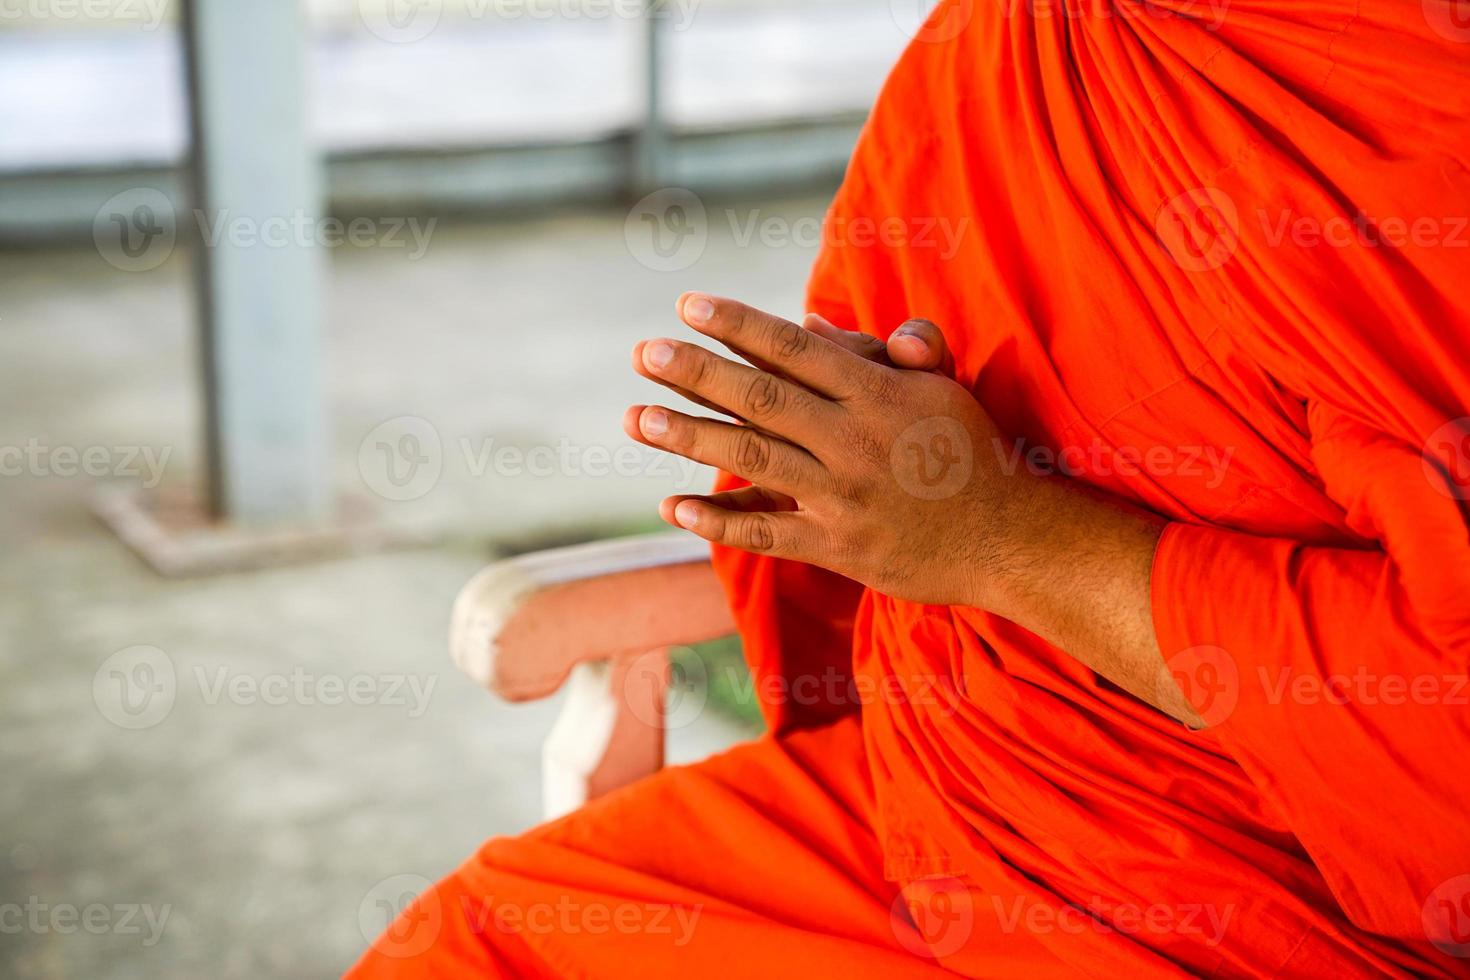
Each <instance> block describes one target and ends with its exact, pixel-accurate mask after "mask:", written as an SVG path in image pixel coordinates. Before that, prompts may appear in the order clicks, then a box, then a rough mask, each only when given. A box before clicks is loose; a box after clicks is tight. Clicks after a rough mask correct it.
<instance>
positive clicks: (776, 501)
mask: <svg viewBox="0 0 1470 980" xmlns="http://www.w3.org/2000/svg"><path fill="white" fill-rule="evenodd" d="M684 500H702V501H704V502H705V503H707V504H709V505H710V506H712V507H719V508H722V509H724V510H733V511H738V512H740V513H743V514H748V513H755V512H764V511H768V512H771V513H782V512H784V511H792V510H796V509H797V504H796V501H795V500H793V499H792V498H791V497H788V496H786V494H784V493H777V492H776V491H774V490H767V489H766V488H765V487H757V486H749V487H739V488H737V489H735V490H722V491H720V492H719V493H684V494H676V495H675V496H672V497H666V498H665V499H664V500H663V501H662V502H661V503H660V504H659V505H658V516H659V517H662V518H663V519H664V520H665V521H666V522H667V523H669V524H673V525H674V526H675V527H677V526H678V525H679V522H678V521H677V520H675V519H674V508H675V507H677V506H678V505H679V503H680V502H681V501H684Z"/></svg>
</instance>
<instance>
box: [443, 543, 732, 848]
mask: <svg viewBox="0 0 1470 980" xmlns="http://www.w3.org/2000/svg"><path fill="white" fill-rule="evenodd" d="M734 630H735V626H734V622H733V621H732V619H731V617H730V612H729V608H728V607H727V606H726V603H725V594H724V592H723V591H722V589H721V588H720V584H719V582H718V580H717V579H716V578H715V574H714V570H713V569H712V568H711V567H710V560H709V544H708V543H706V542H705V541H702V540H701V539H699V538H696V537H694V536H693V535H691V534H688V533H686V532H683V531H672V532H668V533H663V534H650V535H644V536H640V537H633V538H620V539H614V540H611V541H599V542H595V543H593V544H585V545H577V546H575V547H571V548H556V549H553V550H549V551H541V552H536V553H534V554H527V555H522V556H520V557H516V558H510V559H506V560H505V561H499V562H496V563H495V564H493V565H490V566H489V567H487V568H486V569H484V570H483V571H481V572H480V573H479V574H478V575H476V576H475V577H474V578H473V579H471V580H470V582H469V584H467V585H466V586H465V587H464V589H463V590H462V591H461V592H460V594H459V598H458V599H457V600H456V601H455V604H454V614H453V617H452V623H451V627H450V650H451V652H452V654H453V656H454V660H455V662H456V663H457V664H458V665H459V666H460V668H461V669H462V670H463V671H464V672H465V673H467V674H469V675H470V676H471V677H473V678H474V679H475V680H476V681H478V682H479V683H480V684H481V685H483V686H484V687H485V688H487V689H489V690H490V691H493V692H494V693H496V694H498V695H499V696H500V697H503V698H505V699H506V700H508V701H534V700H536V699H538V698H544V697H548V696H550V695H552V694H554V693H556V691H558V690H559V689H560V688H561V687H562V686H563V685H564V684H565V685H567V698H566V703H565V705H564V706H563V707H562V710H561V713H560V715H559V716H558V718H557V721H556V724H555V725H554V726H553V728H552V730H551V733H550V735H548V736H547V739H546V743H545V745H544V746H543V748H542V805H543V807H544V809H545V814H546V817H547V818H548V819H550V818H552V817H557V816H560V815H562V814H564V813H568V812H570V811H571V810H574V809H576V808H577V807H579V806H581V805H582V804H583V803H585V802H586V801H587V800H589V799H592V798H593V797H596V796H600V795H601V794H603V793H606V792H608V791H609V790H613V789H616V788H617V787H619V786H622V785H624V784H626V783H629V782H632V781H633V780H635V779H639V778H642V777H643V776H646V775H649V774H651V773H653V772H656V771H657V770H658V769H660V768H661V767H662V766H663V762H664V692H665V688H666V687H667V684H668V650H669V648H670V647H675V646H682V645H685V644H690V643H699V642H702V641H705V640H712V639H715V638H717V637H720V636H725V635H728V634H730V633H732V632H734Z"/></svg>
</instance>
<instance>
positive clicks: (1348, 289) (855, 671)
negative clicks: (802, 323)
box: [354, 0, 1470, 978]
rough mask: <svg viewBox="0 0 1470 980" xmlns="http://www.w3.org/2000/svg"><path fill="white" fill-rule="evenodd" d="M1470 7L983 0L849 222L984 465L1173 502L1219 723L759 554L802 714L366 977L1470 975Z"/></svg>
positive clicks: (846, 255) (849, 314)
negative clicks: (926, 330) (995, 435)
mask: <svg viewBox="0 0 1470 980" xmlns="http://www.w3.org/2000/svg"><path fill="white" fill-rule="evenodd" d="M1084 7H1086V9H1083V8H1084ZM1456 12H1457V8H1456V5H1455V3H1453V2H1440V0H1423V2H1422V3H1421V2H1419V0H1358V2H1349V0H1318V2H1312V3H1306V2H1284V0H1272V2H1265V0H1235V2H1233V3H1230V4H1229V5H1228V6H1226V5H1225V4H1224V3H1223V2H1217V3H1215V4H1214V5H1210V4H1207V3H1205V2H1204V0H1185V2H1179V3H1161V4H1157V5H1152V6H1148V7H1144V6H1141V5H1137V4H1133V3H1127V2H1124V3H1118V4H1116V5H1109V6H1106V7H1104V6H1103V5H1101V4H1094V5H1086V4H1078V3H1076V2H1075V0H1069V2H1068V3H1066V4H1065V5H1064V4H1063V3H1062V2H1061V0H1032V2H1030V3H1026V2H1023V0H945V2H944V3H942V4H941V5H940V7H939V8H937V9H936V10H935V12H934V14H933V15H932V16H931V18H930V19H929V21H928V22H927V25H926V26H925V28H924V29H923V31H921V33H920V35H919V37H918V39H917V40H916V41H915V43H914V44H912V45H911V46H910V47H909V49H908V51H907V52H906V53H905V54H904V56H903V58H902V60H901V61H900V63H899V65H898V66H897V68H896V69H895V71H894V73H893V75H892V76H891V78H890V79H889V81H888V83H887V84H886V86H885V88H884V90H883V93H882V95H881V97H880V99H879V101H878V103H877V105H876V107H875V109H874V112H873V115H872V117H871V120H870V122H869V124H868V126H867V128H866V130H865V132H864V134H863V137H862V139H861V141H860V144H859V146H858V149H857V151H856V154H855V156H854V158H853V160H852V163H851V165H850V167H849V170H848V174H847V177H846V180H845V182H844V184H843V186H842V189H841V191H840V193H839V194H838V197H837V199H836V201H835V203H834V204H833V207H832V210H831V213H830V214H829V217H828V223H827V231H826V241H825V243H824V246H823V249H822V251H821V255H820V258H819V260H818V263H817V267H816V270H815V274H814V276H813V279H812V284H811V291H810V308H811V309H813V310H815V311H817V312H820V313H822V314H824V315H825V316H827V318H828V319H830V320H832V321H834V322H836V323H838V324H839V325H843V326H847V327H850V328H853V329H861V330H864V331H867V332H869V333H873V334H876V335H878V336H884V335H886V334H887V333H888V332H889V331H891V330H892V329H893V328H894V327H896V326H897V325H898V324H899V323H901V322H902V321H903V320H904V319H906V318H908V317H910V316H923V317H927V318H929V319H931V320H933V321H935V322H936V323H938V324H940V325H941V326H942V327H943V328H944V330H945V332H946V334H947V336H948V338H949V339H950V342H951V345H952V347H953V349H954V351H955V354H956V361H957V374H958V377H959V379H960V380H961V381H962V383H964V384H966V385H968V386H970V387H971V388H972V389H973V391H974V392H975V394H976V396H977V398H978V399H979V400H980V402H981V403H982V404H983V405H984V406H985V407H986V408H987V409H988V410H989V411H990V412H991V413H992V415H993V416H994V417H995V419H996V421H997V423H998V425H999V426H1000V428H1001V429H1002V431H1003V432H1005V433H1006V434H1007V436H1008V441H1007V442H1006V443H1005V444H1004V445H1002V446H999V447H976V449H977V451H980V452H986V451H995V452H999V453H1001V454H1002V456H1003V458H1005V459H1006V460H1008V461H1009V464H1010V465H1018V466H1032V467H1034V468H1038V469H1042V470H1047V471H1055V472H1060V473H1062V474H1064V475H1066V476H1068V477H1070V478H1073V479H1077V480H1080V481H1083V482H1085V483H1088V484H1090V485H1092V486H1094V487H1097V488H1098V489H1100V490H1102V491H1104V492H1107V493H1110V494H1113V495H1115V496H1117V497H1120V498H1123V499H1126V500H1129V501H1132V502H1134V503H1136V504H1140V505H1143V506H1145V507H1148V508H1151V509H1152V510H1154V511H1156V512H1158V513H1160V514H1162V515H1164V516H1166V517H1168V518H1170V519H1171V520H1172V521H1173V523H1172V524H1170V525H1169V527H1168V528H1167V530H1166V531H1165V533H1164V535H1163V538H1162V540H1161V542H1160V544H1159V548H1158V552H1157V556H1156V558H1155V561H1154V567H1153V577H1152V586H1151V587H1152V591H1153V606H1154V621H1155V626H1156V630H1157V634H1158V640H1159V646H1160V648H1161V649H1162V651H1163V653H1164V656H1165V658H1166V660H1168V662H1169V664H1170V668H1171V670H1172V671H1173V673H1174V674H1175V677H1176V679H1177V682H1178V683H1180V684H1181V686H1182V687H1183V688H1184V689H1185V691H1186V694H1187V696H1189V697H1190V699H1191V701H1192V702H1193V703H1194V705H1195V707H1196V709H1197V710H1198V711H1199V712H1200V713H1201V714H1202V715H1203V716H1204V717H1205V718H1206V720H1207V721H1209V722H1210V724H1211V727H1209V728H1208V729H1207V730H1205V731H1202V732H1190V731H1188V730H1186V729H1184V728H1182V727H1181V726H1180V725H1178V724H1177V723H1175V722H1173V721H1171V720H1170V719H1168V718H1166V717H1164V716H1162V715H1161V714H1159V713H1158V712H1156V711H1154V710H1153V709H1152V708H1150V707H1148V706H1147V705H1145V704H1143V703H1141V702H1140V701H1139V700H1137V699H1136V698H1134V697H1132V696H1130V695H1129V694H1126V693H1124V692H1121V691H1120V690H1118V689H1117V688H1115V687H1114V686H1112V685H1111V684H1109V683H1108V682H1107V681H1105V680H1103V679H1100V678H1099V677H1097V676H1096V675H1094V674H1093V673H1092V672H1091V671H1089V670H1088V669H1087V668H1085V667H1083V666H1082V665H1080V664H1078V663H1077V662H1076V661H1074V660H1072V659H1071V658H1069V657H1068V656H1067V655H1066V654H1065V653H1062V652H1061V651H1058V650H1056V649H1054V648H1052V647H1050V646H1048V645H1047V644H1046V643H1044V642H1042V641H1041V640H1039V639H1038V638H1037V637H1035V636H1033V635H1032V634H1030V633H1028V632H1027V631H1026V630H1023V629H1020V628H1018V627H1016V626H1014V625H1012V624H1010V623H1008V622H1006V621H1004V620H1001V619H998V618H996V617H994V616H991V615H988V614H986V613H984V612H980V611H977V610H975V609H968V608H947V607H934V606H919V605H914V604H912V603H906V602H900V601H896V600H893V599H891V598H888V597H886V596H883V595H878V594H874V593H871V592H865V591H864V590H862V589H861V588H859V587H858V586H855V585H853V584H852V583H850V582H846V581H843V580H841V579H838V578H836V577H835V576H833V575H830V574H828V573H825V572H821V571H819V570H816V569H813V568H810V567H806V566H800V565H795V564H791V563H786V562H780V561H775V560H771V559H767V558H761V557H755V556H751V555H748V554H741V553H732V552H724V551H721V552H718V553H717V555H716V559H717V562H716V564H717V569H718V570H719V572H720V574H721V575H722V576H723V578H724V580H725V582H726V584H727V587H728V589H729V593H730V597H731V602H732V604H733V607H734V608H735V610H736V613H737V618H738V619H739V621H740V623H741V627H742V632H743V635H744V637H745V641H746V647H747V656H748V657H749V659H750V661H751V666H752V668H753V671H754V672H755V675H756V678H757V691H758V692H759V693H760V694H761V695H762V698H763V701H764V703H765V707H766V709H767V716H768V720H769V721H770V722H771V727H772V732H773V733H772V734H771V735H769V736H767V737H766V738H763V739H761V740H759V741H757V742H755V743H753V744H751V745H748V746H743V747H741V748H738V749H736V750H734V751H733V752H730V753H726V754H724V755H722V756H719V757H717V758H715V759H713V760H710V761H708V762H706V763H703V764H700V765H696V766H692V767H686V768H677V769H671V770H668V771H666V772H664V773H662V774H660V775H659V776H657V777H655V778H653V779H651V780H648V781H645V782H643V783H640V784H636V785H634V786H632V787H629V788H626V789H624V790H622V791H620V792H618V793H615V794H613V795H611V796H609V797H607V798H604V799H603V800H600V801H597V802H596V803H594V804H592V805H591V806H589V807H587V808H585V809H584V810H582V811H579V812H578V813H576V814H574V815H572V816H570V817H568V818H566V819H564V820H561V821H558V822H556V823H553V824H550V825H548V826H545V827H542V828H538V829H537V830H534V831H532V832H531V833H529V834H527V835H525V836H523V837H520V838H515V839H502V840H494V841H491V842H490V843H488V844H486V845H485V847H484V848H483V849H482V850H481V851H480V852H479V853H478V854H477V855H476V856H474V857H473V858H471V859H470V861H468V862H467V863H466V864H465V865H464V866H463V867H462V868H461V869H460V870H459V871H458V872H456V873H455V874H454V875H452V876H451V877H449V878H448V879H446V880H445V882H443V883H442V884H441V885H440V886H438V888H437V889H436V890H435V891H434V892H431V893H430V894H429V895H428V896H426V898H425V899H424V900H423V901H422V902H421V904H420V907H419V909H418V910H417V915H418V918H417V919H416V920H415V921H419V922H424V923H429V925H430V926H432V933H433V935H432V941H427V942H425V941H423V937H424V935H425V933H423V932H419V933H418V938H419V942H418V943H417V944H416V945H415V944H414V943H413V942H412V938H413V937H412V935H410V937H409V943H408V945H405V943H404V941H403V939H402V937H401V936H399V937H396V938H395V935H394V934H393V933H392V932H390V933H389V935H387V936H385V937H384V939H382V940H380V941H379V943H378V944H377V945H376V946H375V948H374V950H373V951H371V952H370V953H369V954H368V955H367V956H366V957H365V958H364V960H363V962H362V963H361V964H360V965H359V967H358V968H357V970H356V972H355V974H354V976H357V977H362V978H367V977H387V976H404V977H425V976H430V975H434V976H440V975H451V976H468V975H480V974H484V973H489V974H495V973H496V972H497V971H498V972H499V973H501V974H505V975H525V976H543V975H545V976H589V977H608V976H640V977H663V976H668V977H675V976H679V977H683V976H730V977H742V976H751V977H757V976H759V977H766V976H802V975H807V976H847V977H892V976H915V977H921V976H926V975H930V974H934V975H943V971H945V970H948V971H953V972H958V973H961V974H965V975H971V976H1013V975H1048V974H1056V975H1075V974H1078V973H1082V974H1093V975H1105V976H1119V975H1128V976H1133V977H1142V976H1167V975H1180V974H1182V973H1193V974H1220V975H1241V974H1246V975H1266V974H1270V975H1277V974H1279V975H1284V976H1308V975H1315V976H1323V975H1329V974H1333V973H1343V974H1347V975H1373V974H1380V973H1386V974H1396V975H1408V974H1429V975H1470V688H1467V686H1466V683H1465V679H1466V674H1467V670H1470V547H1467V543H1470V542H1467V504H1466V499H1467V498H1470V419H1467V418H1466V416H1470V228H1467V216H1470V175H1467V171H1466V161H1467V159H1470V23H1466V22H1463V21H1460V20H1456V19H1455V16H1454V15H1455V14H1456ZM1010 440H1014V441H1010ZM834 682H835V683H834ZM558 902H562V903H565V904H567V905H569V906H571V907H572V911H568V912H567V913H566V914H565V916H564V917H563V918H560V919H555V920H554V921H553V918H552V917H551V916H550V913H546V914H545V915H543V918H542V921H541V925H540V926H539V927H532V926H530V925H528V922H529V920H527V921H525V922H523V921H521V920H519V919H517V920H516V922H514V923H511V924H509V925H507V923H506V922H505V921H503V917H502V918H496V914H497V913H496V911H495V910H496V909H502V910H504V909H509V910H511V911H510V914H511V917H512V918H515V916H516V915H519V914H523V913H524V911H525V909H527V908H532V907H534V908H538V909H539V908H541V907H542V906H546V905H549V904H555V903H558ZM660 906H667V914H668V915H669V916H673V914H674V913H675V912H678V911H680V910H683V912H684V913H685V915H686V921H687V916H689V915H693V913H694V910H698V912H699V915H698V918H697V921H696V922H695V924H694V925H693V926H692V927H691V928H690V929H689V930H688V933H687V935H685V934H684V933H680V932H678V931H677V927H674V929H673V931H662V930H654V929H652V928H651V927H650V926H649V919H650V918H651V917H652V916H653V915H654V914H655V911H654V910H655V909H656V908H658V907H660ZM577 910H580V912H578V911H577ZM588 910H602V911H600V912H597V913H596V914H597V915H599V916H600V915H602V914H603V912H606V914H607V915H608V916H613V915H615V914H617V913H619V912H620V911H621V914H623V915H624V917H625V918H624V921H623V924H622V926H621V927H609V928H608V929H604V930H602V931H600V932H596V933H594V932H593V931H592V930H591V929H590V928H589V927H588V925H587V922H586V914H587V913H588ZM630 910H631V911H630ZM579 914H580V915H581V916H582V917H581V918H577V916H578V915H579ZM409 932H410V933H412V930H409ZM420 946H421V947H422V948H419V947H420Z"/></svg>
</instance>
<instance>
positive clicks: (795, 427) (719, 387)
mask: <svg viewBox="0 0 1470 980" xmlns="http://www.w3.org/2000/svg"><path fill="white" fill-rule="evenodd" d="M798 329H799V328H798ZM643 366H644V367H645V368H647V369H648V371H649V373H650V374H652V375H653V376H654V377H655V378H657V379H659V380H660V381H665V382H668V383H669V384H671V385H677V386H679V387H680V388H683V389H685V390H687V391H690V392H692V393H694V394H695V395H698V396H699V397H700V398H702V399H704V400H705V401H706V402H709V403H713V404H715V405H719V406H720V407H721V408H722V409H723V410H725V411H726V412H729V413H730V414H733V415H736V416H738V417H740V418H742V419H746V420H748V421H749V422H750V423H751V425H753V426H756V427H758V428H761V429H765V430H767V431H769V432H774V433H776V434H777V435H779V436H781V437H782V438H783V439H787V440H789V441H791V442H794V443H796V444H798V445H802V446H809V445H811V444H812V443H813V442H817V441H821V439H822V438H823V436H824V435H826V434H828V433H830V432H831V431H832V430H833V429H834V428H835V427H836V425H835V421H836V419H835V416H836V413H837V411H838V409H837V407H836V406H835V405H833V404H832V403H831V402H828V401H826V400H825V399H823V398H821V397H819V396H817V395H814V394H813V393H812V392H810V391H808V390H807V389H806V388H803V387H802V386H800V385H797V384H792V383H791V382H790V381H787V380H785V379H783V378H778V377H776V376H774V375H771V374H767V373H766V372H765V371H758V370H756V369H755V368H753V367H747V366H746V365H744V364H736V363H735V362H734V361H731V360H729V359H727V358H724V357H721V356H719V355H718V354H715V353H713V352H711V351H707V350H705V349H704V348H703V347H696V346H695V345H694V344H686V343H683V342H681V341H677V340H665V339H660V340H653V341H650V342H649V343H647V344H646V345H644V347H643ZM753 482H758V481H753Z"/></svg>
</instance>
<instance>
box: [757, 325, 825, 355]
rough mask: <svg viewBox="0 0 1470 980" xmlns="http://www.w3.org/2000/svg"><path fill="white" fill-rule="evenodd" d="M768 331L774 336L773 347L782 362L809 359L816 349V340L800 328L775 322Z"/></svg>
mask: <svg viewBox="0 0 1470 980" xmlns="http://www.w3.org/2000/svg"><path fill="white" fill-rule="evenodd" d="M768 329H769V330H770V331H771V333H772V334H773V336H772V338H771V340H772V347H773V348H774V349H775V351H776V355H777V356H778V357H780V358H781V359H782V360H786V361H796V360H801V359H803V358H806V357H808V356H809V355H810V354H811V352H812V350H813V349H814V348H815V345H816V339H815V338H814V337H812V335H811V334H809V333H807V332H806V331H805V330H802V329H801V328H800V327H793V326H791V325H790V324H788V323H781V322H779V321H773V322H772V323H771V325H770V327H769V328H768Z"/></svg>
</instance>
